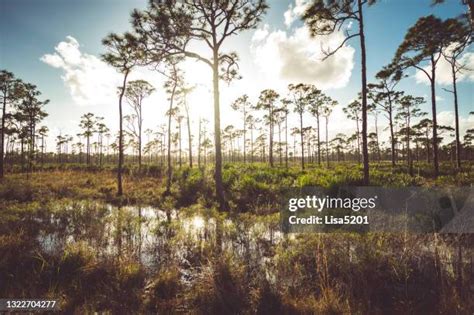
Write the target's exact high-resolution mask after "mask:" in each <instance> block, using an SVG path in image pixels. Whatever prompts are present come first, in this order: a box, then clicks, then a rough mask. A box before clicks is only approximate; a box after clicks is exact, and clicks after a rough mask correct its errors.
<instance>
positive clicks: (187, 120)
mask: <svg viewBox="0 0 474 315" xmlns="http://www.w3.org/2000/svg"><path fill="white" fill-rule="evenodd" d="M186 123H187V126H188V146H189V167H190V168H193V138H192V137H191V119H190V118H189V108H187V106H186Z"/></svg>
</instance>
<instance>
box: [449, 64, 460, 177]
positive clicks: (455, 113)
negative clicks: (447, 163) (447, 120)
mask: <svg viewBox="0 0 474 315" xmlns="http://www.w3.org/2000/svg"><path fill="white" fill-rule="evenodd" d="M451 71H452V74H453V95H454V119H455V128H456V167H457V168H458V169H460V168H461V141H460V140H459V109H458V90H457V84H456V80H457V78H456V63H455V62H453V63H452V64H451Z"/></svg>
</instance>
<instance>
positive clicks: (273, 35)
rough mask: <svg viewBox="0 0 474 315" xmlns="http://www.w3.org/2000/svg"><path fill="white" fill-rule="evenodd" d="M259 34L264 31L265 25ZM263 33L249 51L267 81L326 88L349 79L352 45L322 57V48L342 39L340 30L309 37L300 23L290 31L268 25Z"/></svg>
mask: <svg viewBox="0 0 474 315" xmlns="http://www.w3.org/2000/svg"><path fill="white" fill-rule="evenodd" d="M259 34H260V35H262V34H265V29H263V30H262V31H261V32H260V33H259ZM266 34H267V35H266V36H257V37H258V40H254V41H253V44H252V52H253V54H254V57H255V58H254V59H255V62H256V64H257V66H258V67H259V68H260V70H261V72H262V73H263V74H264V76H265V77H266V79H267V80H268V83H273V84H275V85H276V86H280V87H281V86H282V85H283V84H288V83H295V82H303V83H312V84H315V85H316V86H318V87H319V88H321V89H329V88H341V87H344V86H346V85H347V83H348V82H349V79H350V76H351V72H352V69H353V67H354V52H355V50H354V48H352V47H351V46H348V45H344V46H343V47H342V48H341V49H340V50H339V51H338V52H337V53H336V54H334V55H333V56H331V57H329V58H327V59H326V60H324V61H323V60H322V59H323V58H324V54H323V52H322V49H323V48H324V49H325V50H328V49H329V50H331V49H335V48H336V47H338V46H339V45H340V43H341V42H342V41H343V40H344V35H343V33H342V32H337V33H334V34H332V35H329V36H318V37H316V38H311V37H310V34H309V32H308V30H307V28H306V27H299V28H295V29H294V31H293V32H292V33H291V34H288V33H287V32H285V31H282V30H276V31H272V32H268V29H267V30H266ZM254 37H255V36H254Z"/></svg>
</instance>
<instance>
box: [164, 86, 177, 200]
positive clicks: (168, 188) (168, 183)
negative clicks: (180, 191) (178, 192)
mask: <svg viewBox="0 0 474 315" xmlns="http://www.w3.org/2000/svg"><path fill="white" fill-rule="evenodd" d="M175 92H176V82H175V83H174V84H173V90H172V91H171V96H170V107H169V109H168V152H167V162H168V163H167V164H168V167H167V169H166V173H167V174H166V190H165V195H168V194H170V192H171V176H172V175H173V168H172V166H171V123H172V121H173V120H172V119H171V118H172V111H173V102H174V94H175Z"/></svg>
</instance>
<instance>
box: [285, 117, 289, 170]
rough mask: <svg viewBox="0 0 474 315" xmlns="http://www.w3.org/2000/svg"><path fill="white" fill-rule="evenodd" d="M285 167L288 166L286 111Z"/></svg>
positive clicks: (286, 121)
mask: <svg viewBox="0 0 474 315" xmlns="http://www.w3.org/2000/svg"><path fill="white" fill-rule="evenodd" d="M285 167H286V168H288V113H285Z"/></svg>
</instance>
